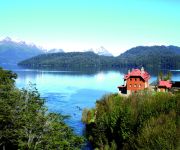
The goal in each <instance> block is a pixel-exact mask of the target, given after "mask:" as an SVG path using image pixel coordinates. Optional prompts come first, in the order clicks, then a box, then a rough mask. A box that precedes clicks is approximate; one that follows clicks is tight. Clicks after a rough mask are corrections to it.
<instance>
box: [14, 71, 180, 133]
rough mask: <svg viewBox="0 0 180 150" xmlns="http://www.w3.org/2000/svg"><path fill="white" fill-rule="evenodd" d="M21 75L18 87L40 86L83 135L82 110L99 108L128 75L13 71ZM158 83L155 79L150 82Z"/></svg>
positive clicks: (51, 108)
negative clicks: (101, 102)
mask: <svg viewBox="0 0 180 150" xmlns="http://www.w3.org/2000/svg"><path fill="white" fill-rule="evenodd" d="M12 70H13V71H14V72H16V73H17V74H18V79H17V80H16V85H17V87H18V88H23V87H25V88H26V87H27V86H28V84H29V83H33V84H36V87H37V89H38V91H39V93H40V94H41V97H43V98H45V100H46V105H47V107H48V110H49V111H50V112H58V113H61V114H64V115H70V116H71V117H70V119H68V120H67V121H66V122H67V124H68V125H69V126H71V127H72V128H73V129H74V131H75V133H77V134H79V135H81V134H82V133H83V129H84V125H83V124H82V123H81V115H82V110H83V109H84V108H92V107H94V106H95V102H96V100H98V99H100V98H101V97H102V96H103V95H105V94H109V93H116V92H118V89H117V86H118V85H122V84H123V76H124V72H121V71H99V72H96V73H83V72H74V71H73V72H71V71H43V70H29V69H12ZM172 73H173V80H180V71H176V70H174V71H172ZM154 80H156V77H155V76H151V80H150V82H152V81H154Z"/></svg>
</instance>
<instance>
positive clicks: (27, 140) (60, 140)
mask: <svg viewBox="0 0 180 150" xmlns="http://www.w3.org/2000/svg"><path fill="white" fill-rule="evenodd" d="M16 78H17V75H16V74H14V73H13V72H11V71H7V70H3V69H2V68H0V149H3V150H17V149H27V150H40V149H43V150H53V149H55V150H57V149H72V150H74V149H81V147H82V144H83V143H84V139H83V138H82V137H80V136H77V135H75V134H74V133H73V130H72V129H71V128H70V127H68V126H67V125H66V124H65V122H64V119H66V118H67V116H63V115H61V114H57V113H50V112H48V109H47V107H46V106H45V104H44V103H45V101H44V99H42V98H41V97H40V94H39V93H38V91H37V89H36V88H35V87H34V86H33V85H29V88H27V89H18V88H16V87H15V84H14V83H15V79H16Z"/></svg>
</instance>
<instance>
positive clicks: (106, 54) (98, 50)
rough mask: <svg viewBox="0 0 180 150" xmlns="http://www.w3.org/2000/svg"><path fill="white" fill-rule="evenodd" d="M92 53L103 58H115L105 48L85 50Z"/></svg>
mask: <svg viewBox="0 0 180 150" xmlns="http://www.w3.org/2000/svg"><path fill="white" fill-rule="evenodd" d="M87 51H91V52H94V53H96V54H98V55H101V56H113V55H112V54H111V53H110V52H109V51H108V50H107V49H105V48H104V47H103V46H101V47H99V48H97V49H92V48H91V49H88V50H85V52H87Z"/></svg>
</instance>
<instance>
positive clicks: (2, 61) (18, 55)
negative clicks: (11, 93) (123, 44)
mask: <svg viewBox="0 0 180 150" xmlns="http://www.w3.org/2000/svg"><path fill="white" fill-rule="evenodd" d="M85 51H92V52H94V53H96V54H98V55H105V56H112V54H111V53H110V52H109V51H108V50H106V49H105V48H104V47H100V48H98V49H89V50H85ZM48 53H65V51H64V50H63V49H50V50H47V49H43V48H41V47H37V46H36V45H34V44H27V43H26V42H24V41H20V42H15V41H13V40H12V39H11V38H9V37H6V38H5V39H3V40H2V41H0V65H16V64H17V63H19V62H20V61H22V60H25V59H28V58H31V57H34V56H37V55H39V54H48Z"/></svg>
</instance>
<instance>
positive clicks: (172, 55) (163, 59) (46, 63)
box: [19, 46, 180, 70]
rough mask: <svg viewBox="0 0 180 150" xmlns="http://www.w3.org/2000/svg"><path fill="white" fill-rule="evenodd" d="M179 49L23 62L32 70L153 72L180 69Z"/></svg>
mask: <svg viewBox="0 0 180 150" xmlns="http://www.w3.org/2000/svg"><path fill="white" fill-rule="evenodd" d="M179 51H180V48H179V47H173V46H169V47H165V46H152V47H142V46H139V47H135V48H132V49H130V50H128V51H126V52H125V53H123V54H121V55H120V56H117V57H112V56H99V55H97V54H95V53H93V52H70V53H53V54H43V55H39V56H36V57H33V58H30V59H27V60H25V61H22V62H20V63H19V65H22V66H25V67H28V68H38V69H39V68H43V69H52V68H54V69H64V70H81V69H120V68H133V67H135V68H136V67H140V66H144V67H145V68H148V69H149V70H152V69H154V70H159V69H179V68H180V53H179Z"/></svg>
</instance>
